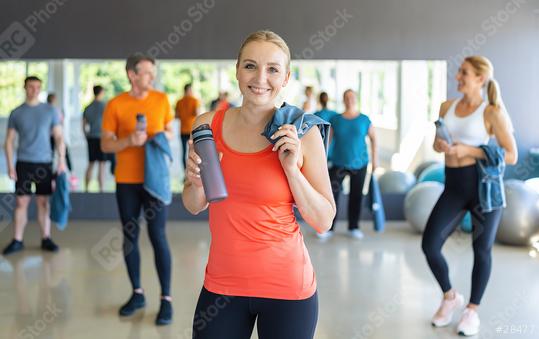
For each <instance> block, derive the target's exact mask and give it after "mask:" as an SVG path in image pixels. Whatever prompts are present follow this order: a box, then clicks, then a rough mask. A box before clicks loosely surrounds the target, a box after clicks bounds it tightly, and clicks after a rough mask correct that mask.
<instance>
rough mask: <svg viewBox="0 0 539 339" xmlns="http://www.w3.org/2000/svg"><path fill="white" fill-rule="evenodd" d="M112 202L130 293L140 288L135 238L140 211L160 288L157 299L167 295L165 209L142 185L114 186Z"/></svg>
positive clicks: (169, 260) (168, 261) (167, 257)
mask: <svg viewBox="0 0 539 339" xmlns="http://www.w3.org/2000/svg"><path fill="white" fill-rule="evenodd" d="M116 200H117V202H118V209H119V211H120V218H121V220H122V226H123V227H122V229H123V235H124V241H123V252H124V258H125V264H126V266H127V273H128V274H129V279H130V280H131V285H132V286H133V289H137V288H141V286H140V253H139V249H138V236H139V233H140V227H139V223H138V221H139V217H140V210H141V208H142V209H143V210H144V217H145V219H146V222H147V224H148V234H149V236H150V241H151V243H152V247H153V252H154V260H155V266H156V268H157V274H158V275H159V283H160V284H161V295H163V296H169V295H170V275H171V258H170V250H169V247H168V242H167V236H166V233H165V224H166V219H167V207H166V206H165V205H164V204H163V203H162V202H161V201H160V200H157V199H156V198H154V197H152V196H151V195H150V194H148V192H146V191H145V190H144V188H143V187H142V184H116Z"/></svg>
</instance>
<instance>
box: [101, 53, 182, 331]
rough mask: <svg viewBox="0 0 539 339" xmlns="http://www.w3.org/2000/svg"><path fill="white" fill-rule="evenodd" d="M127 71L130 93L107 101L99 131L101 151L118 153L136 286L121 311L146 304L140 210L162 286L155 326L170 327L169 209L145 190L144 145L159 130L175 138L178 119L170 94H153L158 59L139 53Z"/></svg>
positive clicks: (128, 256)
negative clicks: (175, 126)
mask: <svg viewBox="0 0 539 339" xmlns="http://www.w3.org/2000/svg"><path fill="white" fill-rule="evenodd" d="M126 71H127V77H128V78H129V82H130V83H131V90H130V91H129V92H125V93H122V94H120V95H118V96H116V97H115V98H113V99H112V100H110V101H109V102H108V104H107V107H106V108H105V111H104V113H103V126H102V133H101V149H102V151H103V152H106V153H116V159H117V165H116V171H115V177H116V201H117V203H118V210H119V214H120V218H121V221H122V229H123V237H124V241H123V253H124V258H125V264H126V266H127V272H128V274H129V279H130V281H131V285H132V287H133V294H132V295H131V298H130V299H129V300H128V301H127V303H125V304H124V305H123V306H122V307H121V308H120V312H119V313H120V315H121V316H129V315H132V314H133V313H134V312H135V311H136V310H137V309H139V308H142V307H144V306H145V298H144V294H143V293H144V291H143V289H142V286H141V284H140V253H139V249H138V236H139V233H140V227H139V224H138V220H139V217H140V211H141V209H142V210H143V211H144V216H145V219H146V222H147V224H148V234H149V236H150V240H151V243H152V247H153V250H154V258H155V265H156V268H157V274H158V276H159V282H160V284H161V306H160V309H159V313H158V314H157V318H156V319H155V323H156V324H157V325H166V324H170V323H171V322H172V303H171V301H172V299H171V297H170V280H171V279H170V278H171V257H170V250H169V246H168V242H167V238H166V233H165V225H166V218H167V207H166V205H165V204H164V203H163V202H162V201H161V200H158V199H157V198H155V197H153V196H151V195H150V194H149V193H148V192H147V191H146V190H145V189H144V187H143V185H144V144H145V142H146V140H148V138H151V137H153V136H154V135H155V134H157V133H161V132H164V133H165V134H166V136H167V138H168V139H171V138H172V136H173V133H172V122H173V120H174V116H173V115H172V110H171V107H170V104H169V101H168V98H167V95H166V94H165V93H162V92H158V91H155V90H153V85H152V84H153V80H154V79H155V60H154V59H152V58H150V57H148V56H144V55H140V54H135V55H133V56H130V57H129V58H128V59H127V65H126ZM139 114H142V115H144V117H145V118H146V119H145V120H146V123H145V124H144V123H140V122H138V119H137V116H138V115H139Z"/></svg>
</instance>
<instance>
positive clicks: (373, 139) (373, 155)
mask: <svg viewBox="0 0 539 339" xmlns="http://www.w3.org/2000/svg"><path fill="white" fill-rule="evenodd" d="M367 134H368V136H369V139H370V141H371V158H372V159H371V163H372V171H373V172H374V170H375V169H376V168H377V167H378V147H377V145H376V130H375V129H374V126H373V125H372V124H371V126H370V127H369V131H368V132H367Z"/></svg>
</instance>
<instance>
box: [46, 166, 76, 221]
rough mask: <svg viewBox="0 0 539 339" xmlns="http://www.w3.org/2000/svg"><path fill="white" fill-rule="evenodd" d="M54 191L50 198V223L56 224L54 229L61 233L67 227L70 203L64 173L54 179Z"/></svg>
mask: <svg viewBox="0 0 539 339" xmlns="http://www.w3.org/2000/svg"><path fill="white" fill-rule="evenodd" d="M55 181H56V189H55V190H54V193H52V197H51V213H50V217H51V221H52V222H54V223H56V227H57V228H58V229H59V230H60V231H63V230H64V229H65V228H66V226H67V221H68V219H69V211H70V210H71V202H70V201H69V187H68V184H67V175H66V173H65V172H64V173H61V174H59V175H58V176H57V177H56V180H55Z"/></svg>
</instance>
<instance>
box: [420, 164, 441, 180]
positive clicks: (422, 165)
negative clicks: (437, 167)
mask: <svg viewBox="0 0 539 339" xmlns="http://www.w3.org/2000/svg"><path fill="white" fill-rule="evenodd" d="M439 163H440V162H439V161H434V160H429V161H425V162H424V163H422V164H421V165H419V166H417V168H416V169H415V171H414V176H415V177H416V178H419V176H420V175H421V172H423V171H424V170H426V169H427V168H429V167H430V166H431V165H434V164H439Z"/></svg>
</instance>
